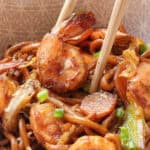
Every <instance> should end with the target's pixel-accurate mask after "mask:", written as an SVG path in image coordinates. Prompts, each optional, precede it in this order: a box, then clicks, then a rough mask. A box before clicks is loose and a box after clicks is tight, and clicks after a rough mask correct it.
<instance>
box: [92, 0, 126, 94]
mask: <svg viewBox="0 0 150 150" xmlns="http://www.w3.org/2000/svg"><path fill="white" fill-rule="evenodd" d="M127 1H128V0H116V1H115V4H114V8H113V11H112V14H111V18H110V21H109V25H108V30H107V33H106V36H105V39H104V43H103V46H102V48H101V53H100V56H99V58H98V62H97V65H96V69H95V72H94V76H93V78H92V82H91V87H90V92H91V93H92V92H96V91H97V88H98V85H99V81H100V79H101V77H102V74H103V71H104V68H105V66H106V63H107V59H108V56H109V54H110V52H111V49H112V46H113V43H114V40H115V36H116V33H117V30H118V28H119V25H120V23H121V19H122V17H123V14H124V11H125V8H126V6H127Z"/></svg>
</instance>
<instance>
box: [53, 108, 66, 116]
mask: <svg viewBox="0 0 150 150" xmlns="http://www.w3.org/2000/svg"><path fill="white" fill-rule="evenodd" d="M53 116H54V117H55V118H62V117H63V116H64V109H63V108H57V109H55V111H54V113H53Z"/></svg>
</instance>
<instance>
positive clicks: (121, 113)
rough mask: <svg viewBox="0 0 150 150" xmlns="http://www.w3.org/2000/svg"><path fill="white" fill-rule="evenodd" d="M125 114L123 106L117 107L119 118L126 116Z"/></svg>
mask: <svg viewBox="0 0 150 150" xmlns="http://www.w3.org/2000/svg"><path fill="white" fill-rule="evenodd" d="M124 114H125V111H124V109H123V108H122V107H120V108H117V111H116V116H117V117H118V118H122V117H123V116H124Z"/></svg>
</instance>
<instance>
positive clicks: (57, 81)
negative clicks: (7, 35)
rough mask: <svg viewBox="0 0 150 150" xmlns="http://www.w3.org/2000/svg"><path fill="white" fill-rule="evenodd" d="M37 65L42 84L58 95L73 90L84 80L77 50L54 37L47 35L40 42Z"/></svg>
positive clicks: (82, 62)
mask: <svg viewBox="0 0 150 150" xmlns="http://www.w3.org/2000/svg"><path fill="white" fill-rule="evenodd" d="M37 65H38V71H39V77H40V80H41V82H42V84H43V85H44V86H45V87H46V88H49V89H52V90H54V91H56V92H58V93H63V92H67V91H72V90H75V89H77V88H78V87H80V86H81V84H82V83H83V82H84V81H85V80H86V76H87V71H86V67H85V63H84V60H83V58H82V56H81V54H80V52H79V50H78V48H76V47H74V46H71V45H68V44H64V43H63V42H62V41H61V40H60V39H59V38H58V37H57V36H56V35H50V34H47V35H46V36H45V37H44V39H43V40H42V42H41V45H40V48H39V50H38V52H37Z"/></svg>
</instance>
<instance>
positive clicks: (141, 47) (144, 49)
mask: <svg viewBox="0 0 150 150" xmlns="http://www.w3.org/2000/svg"><path fill="white" fill-rule="evenodd" d="M146 51H147V46H146V44H140V45H139V53H140V54H143V53H144V52H146Z"/></svg>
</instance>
